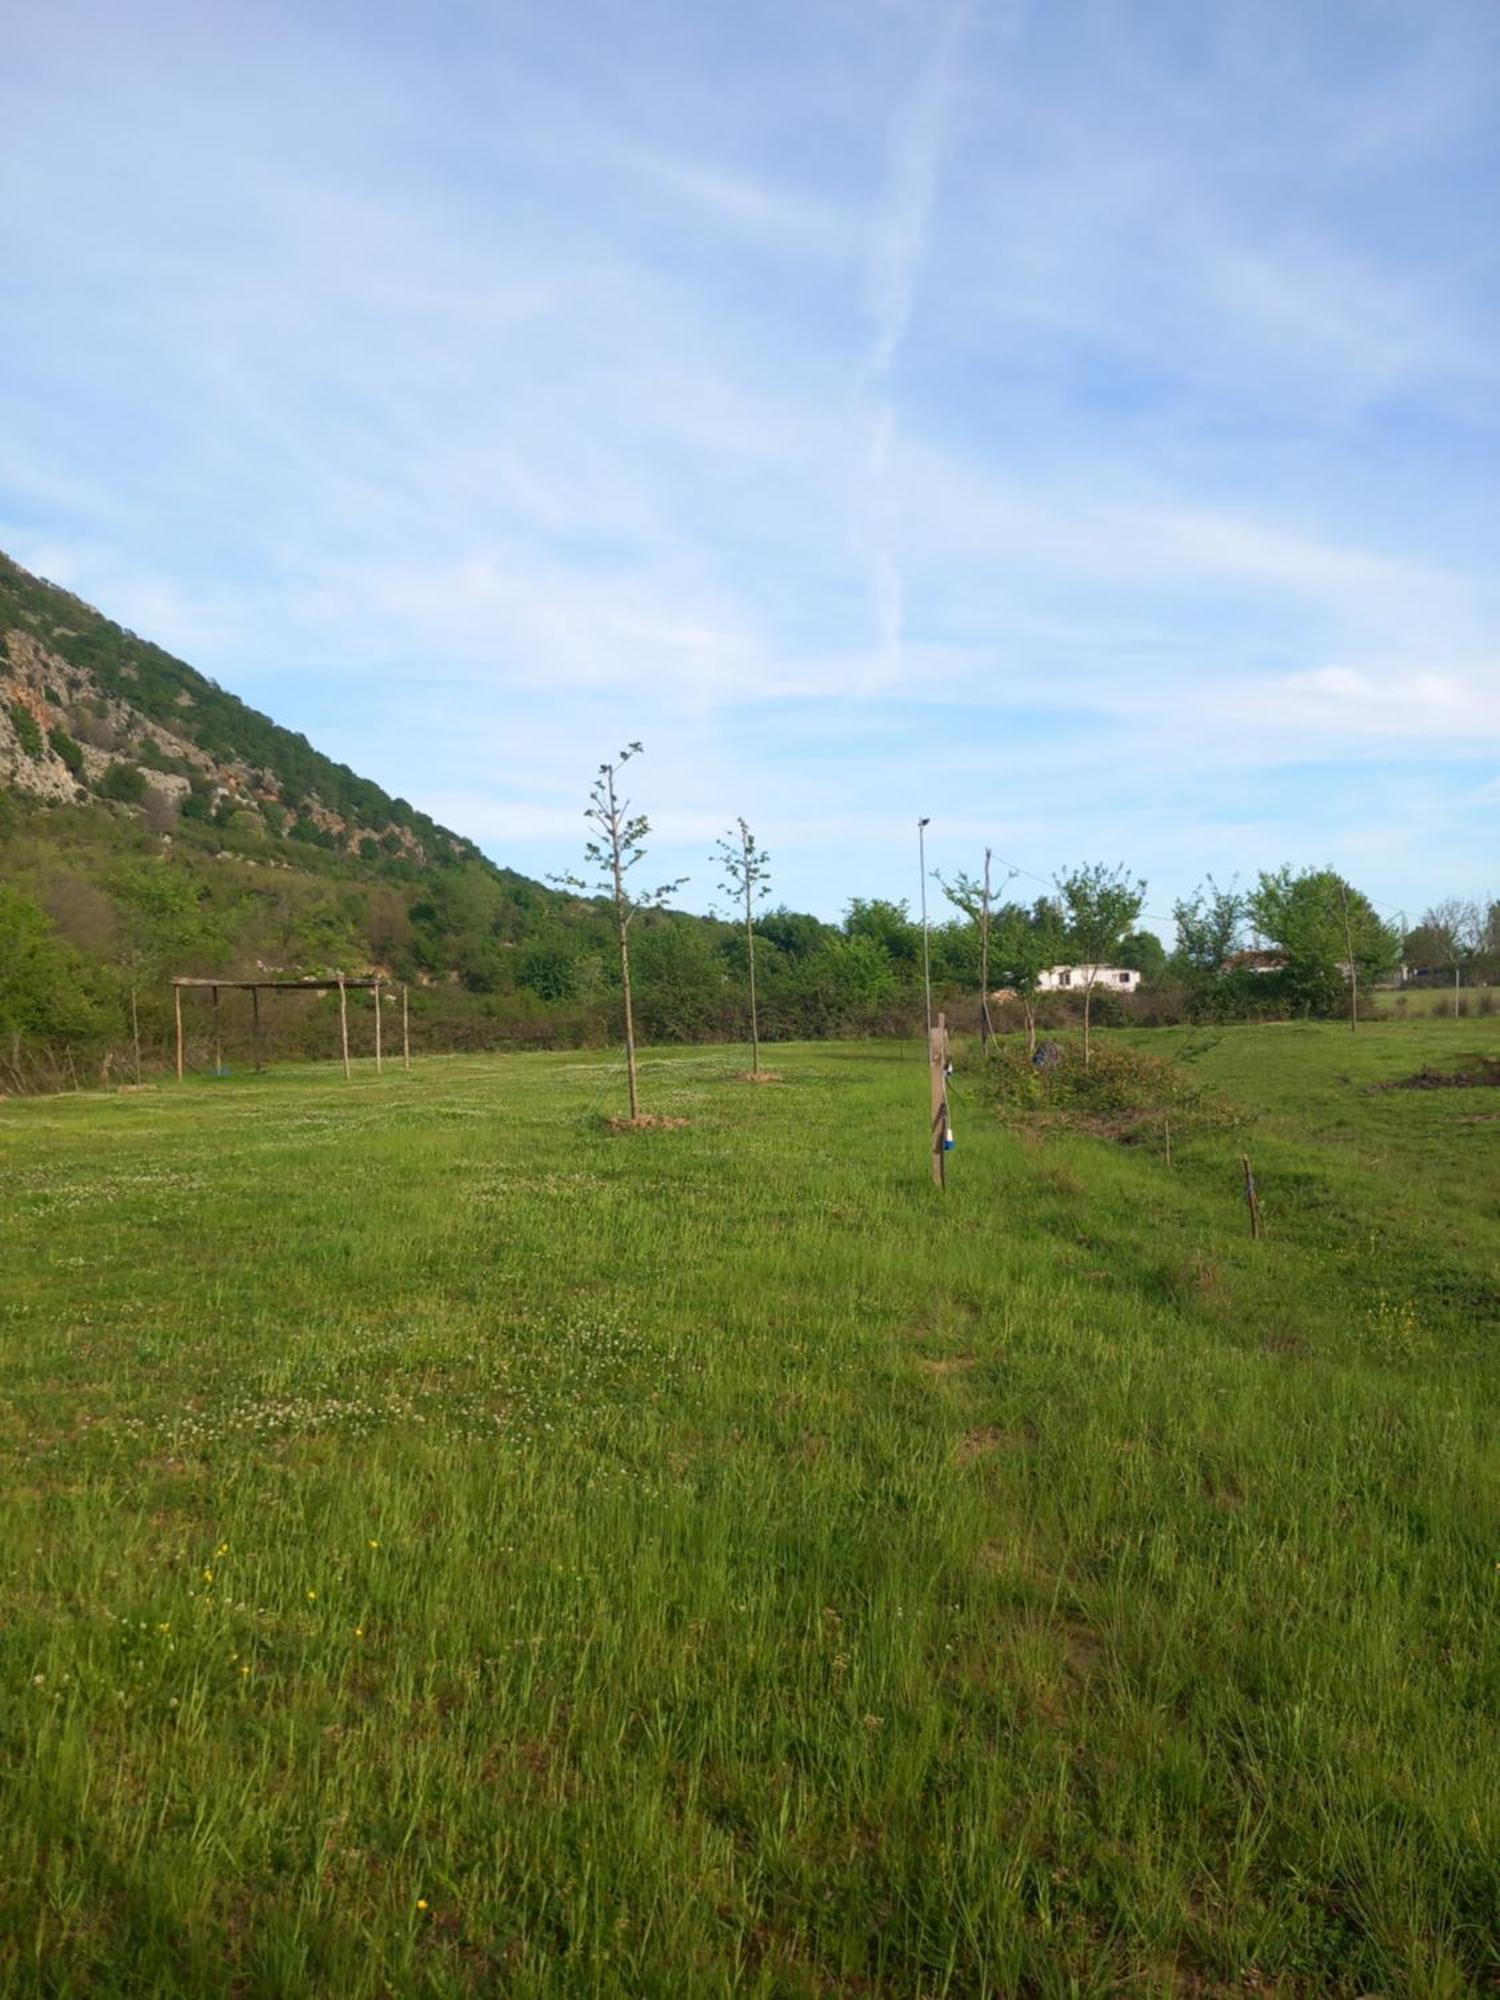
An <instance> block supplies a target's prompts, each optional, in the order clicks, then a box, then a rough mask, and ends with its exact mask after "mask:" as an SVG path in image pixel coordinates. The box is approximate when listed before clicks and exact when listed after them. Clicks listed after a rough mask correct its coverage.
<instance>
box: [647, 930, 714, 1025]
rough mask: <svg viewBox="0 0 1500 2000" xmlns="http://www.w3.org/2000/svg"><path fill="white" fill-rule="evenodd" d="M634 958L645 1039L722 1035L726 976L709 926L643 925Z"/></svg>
mask: <svg viewBox="0 0 1500 2000" xmlns="http://www.w3.org/2000/svg"><path fill="white" fill-rule="evenodd" d="M634 959H635V967H634V969H635V970H636V971H637V972H638V973H639V974H640V985H641V996H642V997H641V1001H640V1015H641V1021H642V1024H643V1028H644V1032H645V1034H646V1036H647V1038H648V1040H651V1041H663V1042H691V1041H700V1040H703V1039H704V1038H706V1037H708V1036H718V1035H720V1034H722V1032H723V1020H724V1001H725V988H726V975H725V969H724V961H723V959H722V958H721V957H720V956H719V954H718V953H717V952H716V951H715V949H714V943H713V937H712V933H711V932H710V930H709V928H708V926H707V925H705V924H702V923H697V922H694V921H692V920H690V919H673V918H669V919H668V920H667V921H665V922H662V921H660V920H657V921H655V922H650V923H647V924H646V925H645V926H643V928H642V930H641V932H640V935H639V937H638V938H637V940H636V945H635V952H634Z"/></svg>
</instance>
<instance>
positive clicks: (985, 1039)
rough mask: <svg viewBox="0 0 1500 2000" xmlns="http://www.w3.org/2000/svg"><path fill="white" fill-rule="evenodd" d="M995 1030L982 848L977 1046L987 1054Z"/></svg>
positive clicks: (987, 873)
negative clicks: (991, 1012) (982, 871)
mask: <svg viewBox="0 0 1500 2000" xmlns="http://www.w3.org/2000/svg"><path fill="white" fill-rule="evenodd" d="M994 1032H995V1029H994V1024H993V1023H992V1022H991V1020H990V850H989V849H988V848H986V849H985V850H984V899H983V901H982V902H981V903H980V906H979V1046H980V1048H981V1049H983V1050H984V1051H985V1053H986V1054H987V1053H988V1052H989V1046H990V1036H991V1035H993V1034H994Z"/></svg>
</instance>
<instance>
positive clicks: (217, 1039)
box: [214, 986, 224, 1076]
mask: <svg viewBox="0 0 1500 2000" xmlns="http://www.w3.org/2000/svg"><path fill="white" fill-rule="evenodd" d="M223 1074H224V1035H223V1030H222V1028H221V1027H220V1025H219V989H218V987H217V986H216V987H215V988H214V1075H215V1076H222V1075H223Z"/></svg>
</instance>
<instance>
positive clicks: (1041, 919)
mask: <svg viewBox="0 0 1500 2000" xmlns="http://www.w3.org/2000/svg"><path fill="white" fill-rule="evenodd" d="M1062 948H1063V940H1062V920H1061V917H1060V916H1059V914H1058V910H1057V906H1056V904H1055V903H1052V902H1049V901H1048V900H1047V898H1045V897H1041V898H1039V899H1038V901H1037V903H1036V905H1035V907H1034V908H1033V909H1030V910H1027V909H1024V908H1023V907H1022V906H1021V904H1019V903H1007V904H1006V905H1005V906H1004V907H1003V908H1002V909H1000V910H998V911H997V912H996V913H995V918H994V924H993V928H992V937H991V952H992V963H993V965H994V970H995V976H996V977H997V978H998V979H999V981H1000V983H1001V985H1002V986H1008V987H1009V988H1010V989H1011V991H1012V992H1013V993H1014V994H1015V995H1016V997H1017V999H1018V1000H1019V1001H1020V1003H1021V1011H1022V1013H1023V1014H1024V1015H1025V1018H1026V1049H1027V1053H1028V1054H1030V1055H1035V1054H1036V996H1037V992H1038V990H1039V987H1040V984H1041V978H1042V974H1043V973H1044V972H1045V971H1047V969H1048V968H1049V966H1052V965H1055V964H1056V963H1057V959H1058V955H1059V953H1060V952H1061V951H1062Z"/></svg>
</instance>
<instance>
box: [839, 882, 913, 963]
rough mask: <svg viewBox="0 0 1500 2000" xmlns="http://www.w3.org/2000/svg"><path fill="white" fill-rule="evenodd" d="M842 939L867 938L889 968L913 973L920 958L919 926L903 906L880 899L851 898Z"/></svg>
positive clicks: (902, 904) (877, 897)
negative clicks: (888, 963)
mask: <svg viewBox="0 0 1500 2000" xmlns="http://www.w3.org/2000/svg"><path fill="white" fill-rule="evenodd" d="M844 936H845V937H846V938H869V940H870V941H871V943H872V944H876V945H879V947H880V949H881V950H882V951H883V952H884V953H885V955H886V957H887V958H888V959H889V960H890V962H891V964H892V965H895V966H905V967H909V968H911V969H912V970H913V971H915V969H916V966H917V964H918V962H919V961H920V959H921V956H922V932H921V928H920V926H919V925H917V924H914V923H913V922H912V920H911V916H910V913H909V912H908V910H907V907H906V905H905V903H893V902H890V901H888V900H887V899H886V898H885V897H883V896H873V897H870V898H868V899H866V898H865V897H862V896H856V897H855V898H854V900H853V901H852V902H851V903H850V905H849V908H848V910H847V912H846V913H845V916H844Z"/></svg>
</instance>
